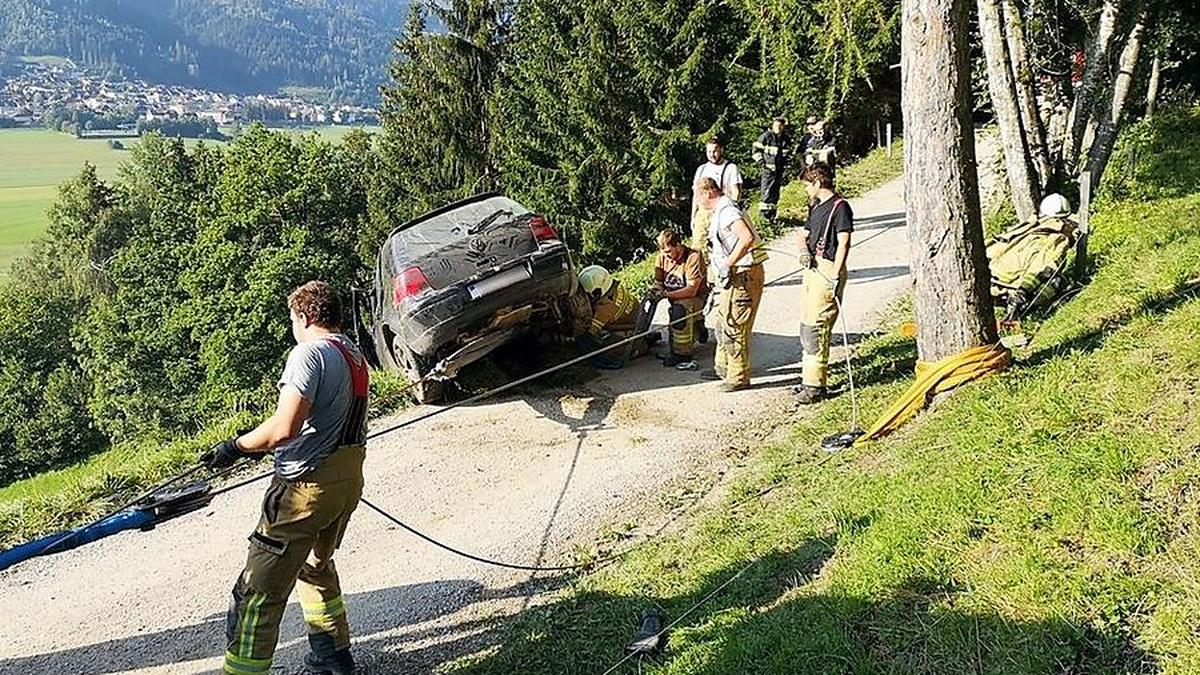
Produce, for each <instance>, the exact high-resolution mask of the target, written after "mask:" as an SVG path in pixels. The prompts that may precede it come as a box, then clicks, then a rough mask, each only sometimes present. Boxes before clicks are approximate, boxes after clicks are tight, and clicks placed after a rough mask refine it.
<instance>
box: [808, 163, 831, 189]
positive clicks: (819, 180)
mask: <svg viewBox="0 0 1200 675" xmlns="http://www.w3.org/2000/svg"><path fill="white" fill-rule="evenodd" d="M801 179H802V180H804V181H805V182H806V183H816V184H818V185H820V186H821V187H823V188H828V189H830V190H832V189H833V170H832V169H830V168H829V165H828V164H826V163H825V162H813V163H812V164H809V165H808V168H806V169H805V170H804V175H803V176H801Z"/></svg>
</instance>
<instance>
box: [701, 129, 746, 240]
mask: <svg viewBox="0 0 1200 675" xmlns="http://www.w3.org/2000/svg"><path fill="white" fill-rule="evenodd" d="M704 152H705V154H706V155H707V157H708V161H707V162H705V163H704V164H701V165H700V166H699V167H697V168H696V175H695V176H693V177H692V246H693V247H695V248H696V250H698V251H700V253H701V255H704V256H705V260H707V259H708V256H707V254H706V253H707V247H708V240H709V239H708V229H709V223H710V222H712V215H713V212H712V210H711V209H708V208H705V206H704V203H703V200H701V198H700V191H699V190H700V187H699V186H700V181H701V180H703V179H705V178H708V179H711V180H712V181H713V182H714V183H715V184H716V185H717V187H718V188H719V189H720V190H721V192H722V193H724V194H725V196H726V197H728V198H730V199H731V200H733V201H734V202H735V203H736V202H737V201H739V200H740V199H741V198H742V174H741V172H739V171H738V167H737V164H734V163H733V162H730V161H728V160H727V159H725V146H724V145H721V142H720V141H719V140H717V139H715V138H712V139H709V141H708V144H707V145H705V146H704Z"/></svg>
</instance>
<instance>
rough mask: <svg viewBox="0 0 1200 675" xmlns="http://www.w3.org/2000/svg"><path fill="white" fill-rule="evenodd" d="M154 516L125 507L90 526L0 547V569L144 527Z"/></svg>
mask: <svg viewBox="0 0 1200 675" xmlns="http://www.w3.org/2000/svg"><path fill="white" fill-rule="evenodd" d="M155 517H156V516H155V515H154V512H153V511H143V510H139V509H127V510H125V511H122V512H120V513H117V514H114V515H112V516H110V517H108V518H105V519H104V520H102V521H100V522H98V523H96V524H95V525H92V526H91V527H81V528H78V529H74V530H66V531H63V532H58V533H56V534H51V535H49V536H46V537H42V538H41V539H37V540H34V541H31V542H28V543H25V544H21V545H20V546H14V547H13V548H10V549H8V550H6V551H0V570H3V569H8V568H9V567H12V566H13V565H15V564H17V563H19V562H22V561H25V560H29V559H30V558H36V557H38V556H40V555H47V554H50V553H58V552H60V551H67V550H70V549H73V548H75V547H77V546H82V545H84V544H90V543H91V542H93V541H96V540H97V539H103V538H104V537H108V536H111V535H114V534H116V533H118V532H123V531H125V530H132V529H134V528H138V527H145V526H147V525H150V524H152V523H153V522H154V520H155Z"/></svg>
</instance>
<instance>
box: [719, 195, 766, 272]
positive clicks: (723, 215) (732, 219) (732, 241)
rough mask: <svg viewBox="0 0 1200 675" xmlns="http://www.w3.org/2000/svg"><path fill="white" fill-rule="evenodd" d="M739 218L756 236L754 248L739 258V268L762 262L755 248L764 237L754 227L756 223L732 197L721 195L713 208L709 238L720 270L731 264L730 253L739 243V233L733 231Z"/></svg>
mask: <svg viewBox="0 0 1200 675" xmlns="http://www.w3.org/2000/svg"><path fill="white" fill-rule="evenodd" d="M738 220H744V221H746V226H747V227H748V228H750V235H751V236H752V237H753V238H754V241H753V242H752V245H751V246H752V248H751V249H750V250H747V251H746V253H745V255H743V256H742V257H741V258H739V259H738V261H737V266H738V268H740V269H745V268H747V267H750V266H752V265H755V264H757V263H760V262H762V260H761V259H760V258H759V256H758V255H757V253H756V251H755V250H754V248H753V247H757V246H758V245H759V244H761V243H762V239H760V238H759V236H758V232H757V231H756V230H755V229H754V224H753V223H751V222H750V219H749V218H747V217H745V216H744V215H743V214H742V210H741V209H739V208H738V205H737V204H735V203H734V202H733V200H732V199H730V198H729V197H721V199H720V201H718V202H717V206H716V208H715V209H713V219H712V226H711V227H710V228H709V229H708V238H709V239H710V240H712V264H713V266H714V267H715V268H716V269H718V270H720V269H723V268H725V267H728V266H729V254H730V253H732V252H733V249H734V247H735V246H737V243H738V238H737V235H736V234H734V233H733V224H734V223H736V222H737V221H738Z"/></svg>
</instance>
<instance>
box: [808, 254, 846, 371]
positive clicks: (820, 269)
mask: <svg viewBox="0 0 1200 675" xmlns="http://www.w3.org/2000/svg"><path fill="white" fill-rule="evenodd" d="M833 275H834V273H833V262H832V261H829V260H826V259H825V258H817V267H816V269H813V268H809V269H806V270H805V271H804V286H803V289H802V291H801V292H802V293H803V296H802V304H801V308H800V349H801V351H802V352H803V357H802V360H801V382H803V383H804V385H805V386H808V387H824V386H825V380H826V374H827V371H828V369H829V344H830V341H831V338H832V336H833V325H834V323H835V322H836V321H837V317H838V306H837V301H840V300H841V299H842V292H843V290H845V288H846V273H845V271H843V272H842V274H841V276H840V277H838V279H837V288H836V289H831V288H830V287H829V282H828V281H826V278H829V279H832V278H833ZM835 293H836V294H837V301H835V299H834V294H835Z"/></svg>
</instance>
